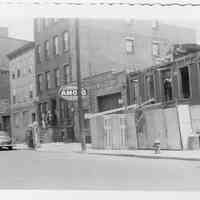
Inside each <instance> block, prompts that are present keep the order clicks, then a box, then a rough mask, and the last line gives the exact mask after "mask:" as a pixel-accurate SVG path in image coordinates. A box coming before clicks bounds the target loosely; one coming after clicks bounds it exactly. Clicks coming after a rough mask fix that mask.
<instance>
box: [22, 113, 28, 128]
mask: <svg viewBox="0 0 200 200" xmlns="http://www.w3.org/2000/svg"><path fill="white" fill-rule="evenodd" d="M22 115H23V125H24V126H27V125H28V122H29V116H28V111H24V112H23V113H22Z"/></svg>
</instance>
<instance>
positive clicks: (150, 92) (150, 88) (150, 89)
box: [145, 74, 154, 100]
mask: <svg viewBox="0 0 200 200" xmlns="http://www.w3.org/2000/svg"><path fill="white" fill-rule="evenodd" d="M145 81H146V99H147V100H149V99H152V98H154V78H153V74H149V75H146V77H145Z"/></svg>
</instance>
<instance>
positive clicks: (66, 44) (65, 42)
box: [63, 32, 69, 51]
mask: <svg viewBox="0 0 200 200" xmlns="http://www.w3.org/2000/svg"><path fill="white" fill-rule="evenodd" d="M63 50H64V51H68V50H69V33H68V32H64V33H63Z"/></svg>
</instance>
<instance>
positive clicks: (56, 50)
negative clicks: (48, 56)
mask: <svg viewBox="0 0 200 200" xmlns="http://www.w3.org/2000/svg"><path fill="white" fill-rule="evenodd" d="M56 41H57V45H56ZM59 53H60V52H59V37H58V35H55V36H53V54H54V56H58V55H59Z"/></svg>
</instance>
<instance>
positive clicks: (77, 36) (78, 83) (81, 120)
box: [75, 18, 86, 152]
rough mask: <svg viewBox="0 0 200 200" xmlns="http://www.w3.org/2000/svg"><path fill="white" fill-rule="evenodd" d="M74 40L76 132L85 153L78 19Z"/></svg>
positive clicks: (76, 20) (77, 20)
mask: <svg viewBox="0 0 200 200" xmlns="http://www.w3.org/2000/svg"><path fill="white" fill-rule="evenodd" d="M75 40H76V79H77V88H78V91H77V95H78V118H79V123H78V126H79V127H78V130H79V134H80V136H81V150H82V152H84V151H86V143H85V134H84V132H83V117H84V116H83V107H82V96H81V88H82V86H81V68H80V41H79V19H78V18H76V19H75Z"/></svg>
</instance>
